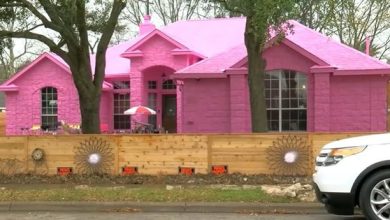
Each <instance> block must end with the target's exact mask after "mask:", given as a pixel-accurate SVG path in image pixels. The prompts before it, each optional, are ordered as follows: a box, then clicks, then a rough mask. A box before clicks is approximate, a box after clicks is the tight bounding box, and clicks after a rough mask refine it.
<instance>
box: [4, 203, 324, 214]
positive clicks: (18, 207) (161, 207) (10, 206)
mask: <svg viewBox="0 0 390 220" xmlns="http://www.w3.org/2000/svg"><path fill="white" fill-rule="evenodd" d="M15 211H19V212H23V211H24V212H38V211H41V212H43V211H50V212H175V213H244V214H252V213H254V214H272V213H275V214H326V213H327V212H326V210H325V208H324V207H323V205H321V204H319V203H204V202H179V203H158V202H157V203H156V202H142V203H138V202H0V212H15Z"/></svg>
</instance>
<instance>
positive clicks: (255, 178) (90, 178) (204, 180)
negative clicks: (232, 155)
mask: <svg viewBox="0 0 390 220" xmlns="http://www.w3.org/2000/svg"><path fill="white" fill-rule="evenodd" d="M298 182H299V183H302V184H307V183H311V182H312V179H311V177H308V176H300V177H297V176H268V175H242V174H224V175H211V174H208V175H202V174H196V175H192V176H186V175H159V176H149V175H138V174H137V175H132V176H111V175H69V176H44V175H32V174H23V175H12V176H8V175H0V184H76V185H81V184H87V185H127V184H133V185H137V184H144V185H156V184H169V185H212V184H226V185H230V184H231V185H262V184H293V183H298Z"/></svg>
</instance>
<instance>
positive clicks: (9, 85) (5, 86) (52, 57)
mask: <svg viewBox="0 0 390 220" xmlns="http://www.w3.org/2000/svg"><path fill="white" fill-rule="evenodd" d="M44 60H49V61H50V62H52V63H54V64H55V65H56V66H58V67H59V68H61V69H62V70H64V71H65V72H66V73H68V74H72V73H71V72H70V69H69V66H68V65H67V63H65V61H64V60H63V59H61V58H60V57H59V56H57V55H56V54H53V53H49V52H44V53H43V54H41V55H40V56H39V57H38V58H37V59H35V60H34V61H33V62H31V63H30V64H28V65H27V66H26V67H24V68H23V69H22V70H20V71H19V72H17V73H16V74H14V75H13V76H12V77H11V78H10V79H8V80H7V81H5V82H4V83H2V84H1V86H0V90H2V91H14V90H15V88H16V90H17V86H15V84H14V83H15V81H16V80H17V79H19V78H20V77H21V76H23V75H24V74H26V73H27V72H28V71H30V70H31V69H32V68H33V67H35V66H36V65H39V64H40V63H41V62H43V61H44ZM111 88H112V86H111V84H110V83H108V82H106V81H103V89H104V90H109V89H111Z"/></svg>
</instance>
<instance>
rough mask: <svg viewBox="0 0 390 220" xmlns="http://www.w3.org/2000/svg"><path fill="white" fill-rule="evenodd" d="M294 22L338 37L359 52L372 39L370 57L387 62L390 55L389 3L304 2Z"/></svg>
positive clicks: (361, 0) (374, 0)
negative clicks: (367, 40) (297, 21)
mask: <svg viewBox="0 0 390 220" xmlns="http://www.w3.org/2000/svg"><path fill="white" fill-rule="evenodd" d="M297 6H298V7H297V9H298V10H297V13H295V19H297V20H299V21H300V22H302V23H303V24H305V25H307V26H309V27H310V28H313V29H316V30H318V31H320V32H323V33H325V34H327V35H330V36H336V37H338V38H339V39H340V41H341V42H342V43H344V44H347V45H349V46H351V47H354V48H355V49H358V50H360V51H364V50H365V42H366V39H367V38H369V39H370V45H371V50H370V51H371V53H370V54H371V55H373V56H376V57H377V58H379V59H385V58H386V56H389V52H390V13H389V12H390V1H386V0H303V1H300V2H299V3H298V4H297Z"/></svg>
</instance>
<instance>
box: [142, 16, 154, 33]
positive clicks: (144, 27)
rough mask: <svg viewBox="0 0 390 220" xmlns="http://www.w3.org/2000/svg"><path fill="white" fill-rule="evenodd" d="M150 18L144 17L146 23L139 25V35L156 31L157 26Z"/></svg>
mask: <svg viewBox="0 0 390 220" xmlns="http://www.w3.org/2000/svg"><path fill="white" fill-rule="evenodd" d="M150 18H151V17H150V15H145V16H144V22H143V23H141V24H140V25H139V35H144V34H148V33H150V32H152V31H154V29H156V26H155V25H154V24H153V23H152V22H151V21H150Z"/></svg>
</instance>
